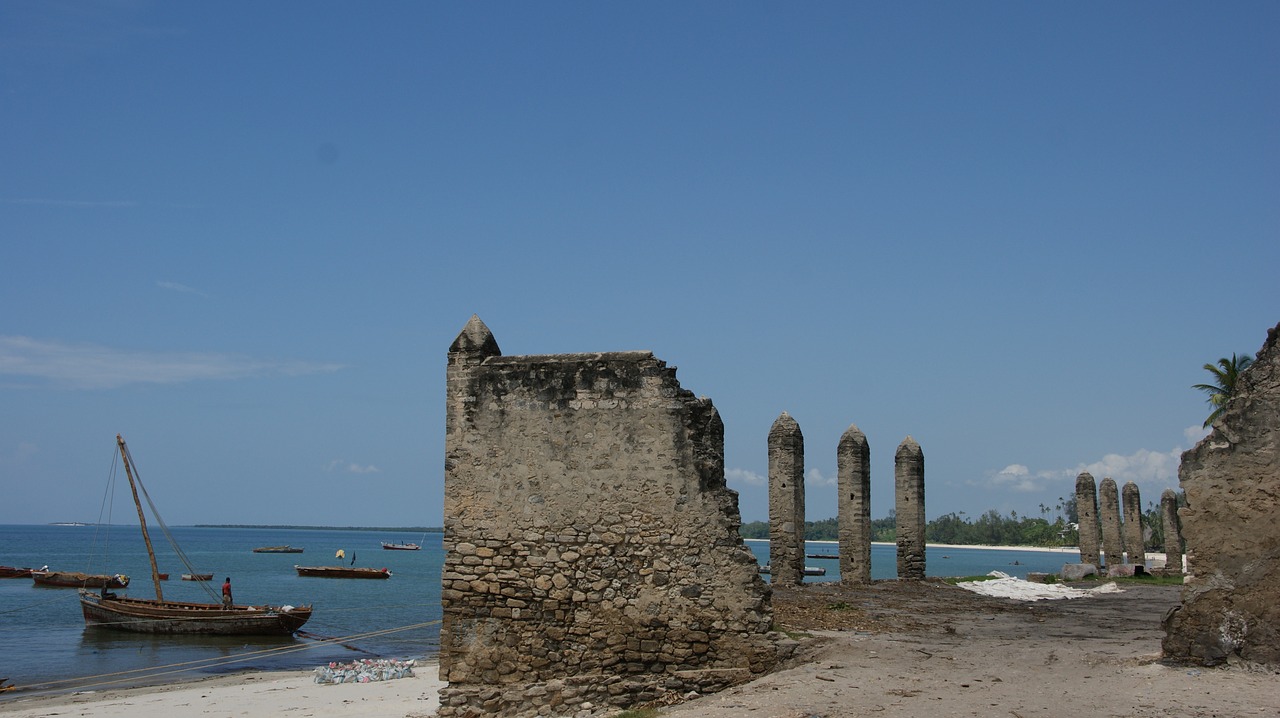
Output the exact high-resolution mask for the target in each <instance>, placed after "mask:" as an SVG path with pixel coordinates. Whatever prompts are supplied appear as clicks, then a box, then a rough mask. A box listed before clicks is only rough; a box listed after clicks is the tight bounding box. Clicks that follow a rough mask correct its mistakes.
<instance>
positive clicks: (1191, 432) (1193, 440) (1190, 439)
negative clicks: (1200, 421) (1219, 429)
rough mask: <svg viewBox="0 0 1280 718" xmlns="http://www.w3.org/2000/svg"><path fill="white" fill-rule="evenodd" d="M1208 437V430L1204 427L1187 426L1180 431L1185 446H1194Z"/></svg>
mask: <svg viewBox="0 0 1280 718" xmlns="http://www.w3.org/2000/svg"><path fill="white" fill-rule="evenodd" d="M1208 435H1209V428H1208V427H1205V426H1188V427H1187V428H1185V429H1183V430H1182V436H1183V437H1184V438H1185V439H1186V440H1187V446H1195V445H1196V444H1198V443H1200V440H1201V439H1203V438H1204V437H1206V436H1208Z"/></svg>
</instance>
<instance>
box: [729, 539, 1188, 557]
mask: <svg viewBox="0 0 1280 718" xmlns="http://www.w3.org/2000/svg"><path fill="white" fill-rule="evenodd" d="M743 541H759V542H761V543H768V542H769V539H743ZM805 543H818V544H829V545H831V546H837V545H839V543H840V542H839V541H816V540H815V541H805ZM871 544H872V545H873V546H896V545H897V544H895V543H893V542H891V541H872V542H871ZM925 546H926V547H927V548H976V549H982V550H984V551H1043V552H1044V553H1080V549H1079V547H1077V546H992V545H988V544H976V543H975V544H960V543H927V544H925ZM1161 555H1163V554H1161Z"/></svg>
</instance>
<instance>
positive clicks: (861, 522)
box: [836, 425, 871, 583]
mask: <svg viewBox="0 0 1280 718" xmlns="http://www.w3.org/2000/svg"><path fill="white" fill-rule="evenodd" d="M836 492H837V493H838V494H839V496H838V498H837V500H836V513H837V523H838V524H839V531H840V582H841V583H871V447H870V446H868V444H867V437H866V435H865V434H863V433H862V432H861V431H860V430H859V429H858V427H857V426H855V425H850V426H849V428H848V429H846V430H845V432H844V435H843V436H841V437H840V444H839V445H838V446H837V448H836Z"/></svg>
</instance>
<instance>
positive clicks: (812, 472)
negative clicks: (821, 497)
mask: <svg viewBox="0 0 1280 718" xmlns="http://www.w3.org/2000/svg"><path fill="white" fill-rule="evenodd" d="M836 483H837V477H835V476H830V477H827V476H823V475H822V472H821V471H819V470H817V469H809V470H808V471H806V472H804V486H805V489H808V488H809V487H810V486H835V485H836Z"/></svg>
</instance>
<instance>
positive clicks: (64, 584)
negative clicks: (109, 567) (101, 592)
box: [31, 571, 129, 588]
mask: <svg viewBox="0 0 1280 718" xmlns="http://www.w3.org/2000/svg"><path fill="white" fill-rule="evenodd" d="M31 578H32V579H33V580H34V581H35V585H37V586H49V587H52V588H102V587H104V586H105V587H106V588H124V587H125V586H128V585H129V577H128V576H126V575H124V574H122V573H117V574H112V575H107V574H104V573H80V572H79V571H32V572H31Z"/></svg>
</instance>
